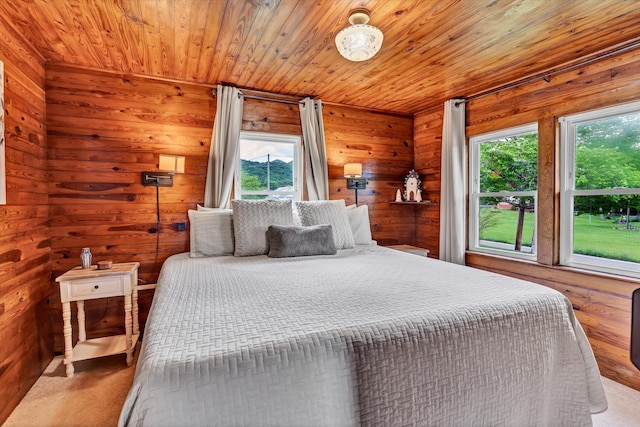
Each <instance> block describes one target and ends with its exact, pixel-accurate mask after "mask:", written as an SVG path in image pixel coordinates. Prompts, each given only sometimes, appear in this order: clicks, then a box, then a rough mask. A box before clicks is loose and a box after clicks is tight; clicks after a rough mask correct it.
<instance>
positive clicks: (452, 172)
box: [440, 99, 467, 265]
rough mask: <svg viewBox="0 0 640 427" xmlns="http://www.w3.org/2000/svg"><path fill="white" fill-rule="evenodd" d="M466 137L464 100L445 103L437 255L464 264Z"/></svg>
mask: <svg viewBox="0 0 640 427" xmlns="http://www.w3.org/2000/svg"><path fill="white" fill-rule="evenodd" d="M466 170H467V167H466V137H465V104H464V100H461V99H450V100H448V101H446V102H445V103H444V123H443V127H442V171H441V174H442V175H441V176H442V178H441V179H442V181H441V192H440V259H441V260H443V261H448V262H453V263H456V264H461V265H464V263H465V260H464V255H465V246H466V230H467V229H466V223H465V214H466V191H465V183H466Z"/></svg>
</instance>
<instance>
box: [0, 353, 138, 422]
mask: <svg viewBox="0 0 640 427" xmlns="http://www.w3.org/2000/svg"><path fill="white" fill-rule="evenodd" d="M137 354H138V351H136V356H137ZM136 359H137V357H136ZM62 360H63V357H62V356H57V357H54V359H53V361H52V362H51V363H50V364H49V366H48V367H47V369H46V370H45V371H44V372H43V374H42V375H41V376H40V378H39V379H38V381H36V383H35V384H34V386H33V387H32V388H31V390H29V392H28V393H27V395H26V396H25V397H24V398H23V399H22V401H21V402H20V404H19V405H18V407H17V408H16V409H15V410H14V411H13V412H12V413H11V415H10V416H9V418H8V419H7V421H6V422H5V423H4V424H3V425H2V427H62V426H64V427H73V426H78V427H80V426H82V427H92V426H95V427H108V426H116V425H117V424H118V416H119V415H120V409H121V408H122V405H123V404H124V400H125V398H126V397H127V393H128V392H129V388H130V387H131V384H132V383H133V374H134V372H135V369H136V367H135V363H134V364H133V365H131V366H129V367H127V363H126V356H125V355H124V354H118V355H115V356H107V357H101V358H99V359H93V360H84V361H80V362H75V363H74V364H73V366H74V368H75V376H74V377H73V378H67V375H66V373H65V366H64V364H63V363H62Z"/></svg>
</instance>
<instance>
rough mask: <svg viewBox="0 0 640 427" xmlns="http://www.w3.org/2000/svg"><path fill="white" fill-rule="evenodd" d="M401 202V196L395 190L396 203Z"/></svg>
mask: <svg viewBox="0 0 640 427" xmlns="http://www.w3.org/2000/svg"><path fill="white" fill-rule="evenodd" d="M401 201H402V195H401V194H400V189H399V188H398V189H397V190H396V202H401Z"/></svg>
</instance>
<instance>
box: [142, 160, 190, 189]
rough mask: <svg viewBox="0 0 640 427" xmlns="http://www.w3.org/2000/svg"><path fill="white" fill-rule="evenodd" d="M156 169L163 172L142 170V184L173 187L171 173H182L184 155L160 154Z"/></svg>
mask: <svg viewBox="0 0 640 427" xmlns="http://www.w3.org/2000/svg"><path fill="white" fill-rule="evenodd" d="M158 169H160V171H163V172H142V185H144V186H145V187H146V186H148V185H153V186H154V187H173V175H174V174H175V173H184V157H183V156H173V155H170V154H160V158H159V160H158Z"/></svg>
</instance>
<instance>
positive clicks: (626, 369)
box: [415, 50, 640, 390]
mask: <svg viewBox="0 0 640 427" xmlns="http://www.w3.org/2000/svg"><path fill="white" fill-rule="evenodd" d="M638 75H640V50H635V51H630V52H628V53H625V54H621V55H616V56H614V57H611V58H608V59H604V60H601V61H598V62H595V63H592V64H590V65H588V66H584V67H581V68H577V69H574V70H571V71H567V72H564V73H562V74H558V75H556V76H553V77H551V80H550V82H546V81H543V80H539V81H536V82H533V83H529V84H526V85H523V86H520V87H517V88H513V89H509V90H507V91H503V92H500V93H498V94H496V95H492V96H486V97H483V98H480V99H478V100H475V101H472V102H469V103H468V104H467V106H466V108H467V118H466V121H467V124H466V132H467V137H471V136H474V135H479V134H482V133H486V132H490V131H493V130H498V129H505V128H509V127H513V126H517V125H522V124H527V123H535V122H537V123H538V129H539V144H540V145H539V151H540V153H539V162H540V167H539V183H538V197H539V209H538V225H539V228H538V230H539V231H538V252H539V253H538V262H537V263H531V262H523V261H516V260H511V259H505V258H500V257H492V256H487V255H481V254H472V253H468V254H467V264H468V265H471V266H474V267H478V268H482V269H486V270H491V271H496V272H500V273H504V274H507V275H511V276H515V277H520V278H524V279H527V280H531V281H534V282H537V283H541V284H544V285H547V286H550V287H553V288H555V289H558V290H560V291H561V292H563V293H565V294H566V295H567V296H568V297H569V299H570V300H571V302H572V303H573V304H574V308H575V311H576V315H577V317H578V319H579V320H580V322H581V324H582V325H583V327H584V329H585V331H586V332H587V335H588V337H589V340H590V342H591V345H592V347H593V349H594V352H595V355H596V359H597V360H598V364H599V366H600V370H601V372H602V374H603V375H605V376H607V377H609V378H612V379H614V380H616V381H619V382H621V383H623V384H626V385H628V386H631V387H633V388H635V389H638V390H640V371H638V370H637V369H636V368H635V367H633V365H632V364H631V363H630V361H629V341H630V325H631V292H632V291H633V289H635V288H638V287H640V281H638V280H632V279H622V278H616V277H615V276H608V275H603V274H592V273H585V272H581V271H578V270H575V269H568V268H562V267H558V266H557V265H556V264H557V260H558V244H559V243H558V242H559V228H558V207H559V200H558V194H559V193H558V191H559V187H558V172H557V167H558V166H557V165H558V161H559V159H558V147H559V141H558V140H557V137H556V135H557V131H556V129H557V118H558V117H560V116H562V115H566V114H572V113H577V112H580V111H586V110H592V109H596V108H601V107H605V106H610V105H615V104H620V103H624V102H630V101H637V100H639V99H640V80H639V79H638ZM441 133H442V111H441V109H439V110H434V111H426V112H423V113H420V114H418V115H416V117H415V151H416V168H417V169H418V170H420V171H425V172H429V171H432V169H431V168H432V166H433V165H435V163H436V161H435V160H433V161H431V153H438V156H439V152H440V149H441V140H440V137H439V135H440V134H441ZM436 179H437V178H435V175H434V180H436ZM437 180H438V181H439V179H437ZM437 185H438V186H439V182H438V184H437ZM438 220H439V218H438V213H437V212H435V211H434V212H426V213H424V214H423V215H421V216H419V217H417V219H416V227H417V229H418V230H419V229H421V228H426V227H424V225H425V224H427V225H428V224H429V223H430V222H434V223H436V222H438ZM437 236H438V230H437V229H434V230H433V234H432V235H428V236H427V235H423V234H421V233H420V232H418V244H419V245H422V246H425V247H428V248H433V247H437V242H436V243H434V239H435V240H437Z"/></svg>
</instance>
